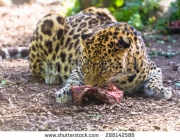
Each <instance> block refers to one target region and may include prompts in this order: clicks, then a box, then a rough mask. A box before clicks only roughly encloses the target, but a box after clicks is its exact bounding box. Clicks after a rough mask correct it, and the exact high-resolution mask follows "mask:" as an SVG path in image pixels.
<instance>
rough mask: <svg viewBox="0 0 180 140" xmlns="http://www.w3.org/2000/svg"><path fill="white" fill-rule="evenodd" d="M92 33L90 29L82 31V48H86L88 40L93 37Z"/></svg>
mask: <svg viewBox="0 0 180 140" xmlns="http://www.w3.org/2000/svg"><path fill="white" fill-rule="evenodd" d="M93 34H94V33H93V32H92V30H90V29H84V30H83V31H82V33H81V40H80V41H81V44H82V45H83V46H82V48H84V47H86V46H87V44H88V38H90V37H91V36H93Z"/></svg>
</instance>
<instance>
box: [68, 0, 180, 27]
mask: <svg viewBox="0 0 180 140" xmlns="http://www.w3.org/2000/svg"><path fill="white" fill-rule="evenodd" d="M104 1H106V0H92V3H91V4H90V5H89V6H95V7H104V5H103V4H104ZM107 1H108V0H107ZM159 1H160V0H109V1H108V6H106V7H107V8H108V9H109V10H110V11H111V13H112V14H113V15H114V16H115V17H116V19H117V21H123V22H128V23H129V24H130V25H132V26H134V27H135V28H137V29H138V30H144V29H146V28H147V26H149V27H150V28H153V29H157V30H166V28H167V27H168V25H169V20H176V19H178V18H179V17H180V8H179V10H178V8H177V7H178V6H179V7H180V0H177V1H176V2H174V3H172V4H171V8H172V9H175V10H174V12H173V13H172V14H171V16H170V18H168V19H167V17H166V18H165V19H163V18H162V19H159V20H158V19H157V18H156V16H154V13H153V12H156V10H157V9H158V8H159ZM178 4H179V5H178ZM81 9H82V8H81V2H80V0H76V1H75V5H74V7H73V8H70V9H69V10H68V13H67V14H66V16H71V15H74V14H76V13H78V12H79V11H80V10H81ZM153 24H155V25H156V26H154V27H153V26H151V25H153ZM151 30H152V29H151Z"/></svg>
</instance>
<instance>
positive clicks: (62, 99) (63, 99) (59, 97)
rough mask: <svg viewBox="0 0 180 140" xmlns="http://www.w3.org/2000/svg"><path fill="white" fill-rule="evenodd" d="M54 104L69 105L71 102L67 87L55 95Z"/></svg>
mask: <svg viewBox="0 0 180 140" xmlns="http://www.w3.org/2000/svg"><path fill="white" fill-rule="evenodd" d="M55 94H56V102H57V103H63V104H64V103H71V102H72V92H71V89H70V88H69V87H63V88H62V89H60V90H59V91H57V92H56V93H55Z"/></svg>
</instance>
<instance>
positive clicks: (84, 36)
mask: <svg viewBox="0 0 180 140" xmlns="http://www.w3.org/2000/svg"><path fill="white" fill-rule="evenodd" d="M92 35H93V32H92V30H90V29H84V30H83V31H82V33H81V39H82V40H86V39H87V38H89V37H91V36H92Z"/></svg>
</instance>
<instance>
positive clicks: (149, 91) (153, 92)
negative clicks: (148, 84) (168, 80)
mask: <svg viewBox="0 0 180 140" xmlns="http://www.w3.org/2000/svg"><path fill="white" fill-rule="evenodd" d="M145 94H146V95H147V96H154V97H156V98H159V99H166V100H168V99H170V98H171V97H172V91H171V89H169V88H165V87H153V88H146V89H145Z"/></svg>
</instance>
